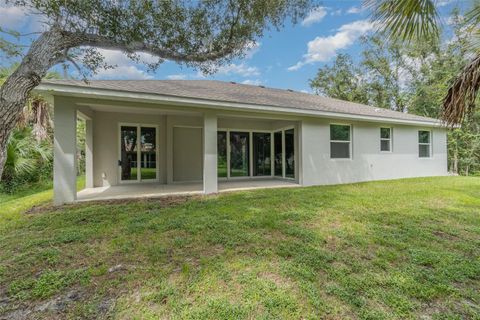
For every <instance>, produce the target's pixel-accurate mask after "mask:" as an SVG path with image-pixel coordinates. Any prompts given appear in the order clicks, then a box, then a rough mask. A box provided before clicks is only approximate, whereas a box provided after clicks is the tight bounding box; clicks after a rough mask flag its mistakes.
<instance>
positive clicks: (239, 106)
mask: <svg viewBox="0 0 480 320" xmlns="http://www.w3.org/2000/svg"><path fill="white" fill-rule="evenodd" d="M34 91H35V92H38V93H43V94H48V95H52V96H76V97H84V98H91V97H95V98H101V99H115V100H130V101H133V100H135V101H142V102H147V103H155V102H157V103H158V102H161V103H170V104H172V105H184V106H197V107H203V108H207V109H227V108H228V109H229V110H231V109H236V110H239V111H257V112H270V113H281V114H291V115H297V116H299V115H300V116H314V117H324V118H332V119H343V120H359V121H371V122H382V123H396V124H406V125H419V126H427V127H442V126H443V124H442V123H441V121H436V122H432V121H421V120H413V119H412V120H409V119H398V118H389V117H383V116H367V115H358V114H350V113H340V112H329V111H320V110H311V109H292V108H287V107H279V106H270V105H258V104H248V103H239V102H229V101H219V100H211V99H199V98H188V97H179V96H173V95H164V94H153V93H140V92H130V91H122V90H111V89H99V88H86V87H81V86H75V85H65V84H53V83H43V84H40V85H39V86H37V87H36V88H35V90H34Z"/></svg>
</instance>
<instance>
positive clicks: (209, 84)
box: [42, 80, 438, 122]
mask: <svg viewBox="0 0 480 320" xmlns="http://www.w3.org/2000/svg"><path fill="white" fill-rule="evenodd" d="M42 84H47V85H48V84H57V85H66V86H76V87H84V88H93V89H105V90H115V91H126V92H135V93H148V94H158V95H168V96H176V97H186V98H195V99H207V100H215V101H223V102H233V103H245V104H253V105H263V106H273V107H284V108H292V109H299V110H311V111H324V112H333V113H342V114H351V115H360V116H371V117H380V118H390V119H398V120H407V121H408V120H410V121H422V122H438V120H437V119H433V118H427V117H421V116H416V115H412V114H408V113H402V112H397V111H392V110H387V109H381V108H375V107H371V106H367V105H364V104H360V103H353V102H348V101H343V100H338V99H333V98H327V97H322V96H318V95H313V94H308V93H303V92H297V91H292V90H283V89H275V88H267V87H263V86H254V85H245V84H238V83H232V82H223V81H214V80H92V81H89V83H88V84H87V83H85V82H84V81H80V80H44V81H43V82H42Z"/></svg>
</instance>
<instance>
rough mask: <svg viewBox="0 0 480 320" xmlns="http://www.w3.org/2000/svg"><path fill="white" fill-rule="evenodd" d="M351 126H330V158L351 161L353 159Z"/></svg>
mask: <svg viewBox="0 0 480 320" xmlns="http://www.w3.org/2000/svg"><path fill="white" fill-rule="evenodd" d="M351 131H352V130H351V126H350V125H348V124H347V125H344V124H331V125H330V158H331V159H350V157H351V149H352V148H351V142H352V137H351V136H352V134H351Z"/></svg>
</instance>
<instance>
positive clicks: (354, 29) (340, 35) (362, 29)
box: [288, 20, 374, 71]
mask: <svg viewBox="0 0 480 320" xmlns="http://www.w3.org/2000/svg"><path fill="white" fill-rule="evenodd" d="M373 27H374V26H373V24H372V23H371V22H369V21H368V20H358V21H354V22H352V23H348V24H344V25H343V26H341V27H340V28H339V29H338V30H337V33H335V34H334V35H332V36H328V37H316V38H315V39H313V40H312V41H309V42H308V44H307V48H308V49H307V53H306V54H304V55H303V58H302V60H300V61H299V62H297V63H296V64H295V65H293V66H291V67H289V68H288V70H289V71H295V70H298V69H300V68H301V67H303V66H304V65H306V64H311V63H315V62H325V61H328V60H330V59H331V58H332V57H334V56H335V55H336V54H337V51H338V50H341V49H345V48H347V47H349V46H351V45H352V44H353V43H354V42H355V41H356V40H357V39H358V38H359V37H361V36H362V35H364V34H365V33H367V32H369V31H371V30H372V29H373Z"/></svg>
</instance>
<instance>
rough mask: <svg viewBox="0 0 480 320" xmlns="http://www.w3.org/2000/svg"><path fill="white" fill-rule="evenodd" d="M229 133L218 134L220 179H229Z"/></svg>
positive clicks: (218, 170) (218, 169)
mask: <svg viewBox="0 0 480 320" xmlns="http://www.w3.org/2000/svg"><path fill="white" fill-rule="evenodd" d="M227 171H228V166H227V132H226V131H218V132H217V175H218V177H219V178H226V177H227Z"/></svg>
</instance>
